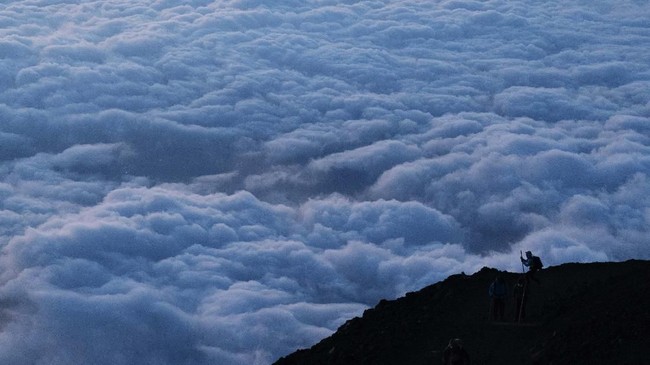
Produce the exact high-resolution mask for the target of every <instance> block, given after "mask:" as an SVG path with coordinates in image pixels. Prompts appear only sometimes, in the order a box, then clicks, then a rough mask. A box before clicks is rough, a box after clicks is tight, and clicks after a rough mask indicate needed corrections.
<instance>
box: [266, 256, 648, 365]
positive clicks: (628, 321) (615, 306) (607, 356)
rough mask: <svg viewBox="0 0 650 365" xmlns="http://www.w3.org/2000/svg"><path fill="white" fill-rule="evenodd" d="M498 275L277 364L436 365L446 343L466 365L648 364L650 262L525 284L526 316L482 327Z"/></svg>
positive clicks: (351, 326)
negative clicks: (458, 347) (456, 341)
mask: <svg viewBox="0 0 650 365" xmlns="http://www.w3.org/2000/svg"><path fill="white" fill-rule="evenodd" d="M498 274H501V275H502V276H503V277H504V278H505V279H506V282H507V283H508V286H509V288H510V289H511V288H512V286H513V285H514V284H515V282H516V280H517V278H518V277H519V276H520V275H521V274H519V273H508V272H499V271H498V270H495V269H489V268H483V269H482V270H481V271H479V272H477V273H475V274H474V275H471V276H466V275H463V274H460V275H453V276H450V277H449V278H447V279H446V280H444V281H442V282H439V283H437V284H434V285H431V286H428V287H426V288H424V289H422V290H420V291H418V292H413V293H408V294H407V295H406V296H405V297H403V298H400V299H397V300H392V301H386V300H382V301H381V302H380V303H379V304H378V305H377V306H376V307H375V308H372V309H368V310H367V311H365V312H364V314H363V316H362V317H361V318H359V317H357V318H354V319H351V320H349V321H347V322H346V323H345V324H343V325H342V326H341V327H340V328H339V329H338V330H337V331H336V333H334V334H333V335H332V336H330V337H328V338H326V339H324V340H322V341H321V342H319V343H318V344H316V345H314V346H313V347H312V348H310V349H306V350H299V351H296V352H295V353H293V354H291V355H289V356H286V357H284V358H281V359H279V360H278V361H277V362H276V363H275V365H297V364H309V365H315V364H329V365H335V364H345V365H351V364H373V365H382V364H399V365H404V364H410V365H419V364H440V363H441V356H442V349H443V348H444V347H445V346H446V344H447V342H448V341H449V339H450V338H452V337H459V338H462V339H463V341H464V342H465V347H466V348H467V350H468V351H469V353H470V356H471V358H472V364H474V365H487V364H499V365H504V364H650V262H649V261H638V260H632V261H627V262H621V263H591V264H564V265H560V266H555V267H550V268H547V269H544V270H542V272H540V273H539V274H538V278H539V279H540V281H541V285H537V284H536V283H534V282H531V283H530V284H529V302H528V310H527V312H528V317H527V318H526V321H525V322H524V323H522V324H517V323H514V322H513V321H511V319H512V318H513V316H514V313H513V307H514V305H513V302H512V300H511V299H510V300H509V301H508V303H507V307H506V315H507V318H508V322H493V321H490V320H489V319H488V310H489V300H488V297H487V289H488V287H489V285H490V283H491V282H492V280H494V278H495V277H496V276H497V275H498Z"/></svg>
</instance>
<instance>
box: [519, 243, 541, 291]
mask: <svg viewBox="0 0 650 365" xmlns="http://www.w3.org/2000/svg"><path fill="white" fill-rule="evenodd" d="M520 254H521V253H520ZM519 259H521V263H522V264H524V265H526V266H528V272H527V273H526V281H527V282H528V281H530V279H533V281H535V282H536V283H537V284H539V283H540V282H539V279H537V278H536V277H535V273H536V272H538V271H539V270H541V269H542V267H544V265H543V264H542V260H541V259H540V258H539V257H538V256H533V253H532V252H530V251H526V258H525V259H524V258H523V257H521V256H520V257H519Z"/></svg>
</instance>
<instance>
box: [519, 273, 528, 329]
mask: <svg viewBox="0 0 650 365" xmlns="http://www.w3.org/2000/svg"><path fill="white" fill-rule="evenodd" d="M527 289H528V281H524V291H523V293H521V303H520V304H519V316H518V318H517V323H521V312H523V310H524V301H525V300H526V290H527Z"/></svg>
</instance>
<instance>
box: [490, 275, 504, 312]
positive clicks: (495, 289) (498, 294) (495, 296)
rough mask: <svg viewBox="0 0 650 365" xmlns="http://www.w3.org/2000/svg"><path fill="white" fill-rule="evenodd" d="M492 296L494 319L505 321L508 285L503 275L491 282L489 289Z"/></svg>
mask: <svg viewBox="0 0 650 365" xmlns="http://www.w3.org/2000/svg"><path fill="white" fill-rule="evenodd" d="M488 293H489V295H490V298H491V299H492V303H491V305H492V319H494V320H497V321H503V316H504V313H505V310H506V298H507V296H508V287H507V286H506V282H505V281H504V280H503V277H502V276H501V275H499V276H497V277H496V279H494V281H493V282H492V284H490V289H489V290H488Z"/></svg>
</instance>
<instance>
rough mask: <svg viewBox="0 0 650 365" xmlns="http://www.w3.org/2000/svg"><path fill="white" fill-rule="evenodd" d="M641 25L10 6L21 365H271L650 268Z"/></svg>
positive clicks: (7, 244)
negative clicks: (440, 289) (432, 303)
mask: <svg viewBox="0 0 650 365" xmlns="http://www.w3.org/2000/svg"><path fill="white" fill-rule="evenodd" d="M649 17H650V8H648V7H647V6H645V4H642V3H640V2H638V1H631V0H630V1H619V2H617V3H616V4H613V3H610V2H606V1H595V2H591V3H584V2H575V1H569V2H566V1H565V2H557V1H550V2H549V1H547V2H534V1H529V0H517V1H514V2H513V1H502V0H495V1H490V2H478V1H472V0H449V1H437V2H421V1H411V0H400V1H357V2H349V1H339V0H326V1H294V0H282V1H275V2H273V3H272V4H270V3H269V2H268V1H267V2H264V1H261V0H259V1H257V0H228V1H225V0H224V1H214V0H191V1H182V2H180V1H176V0H137V1H130V2H128V3H127V2H121V1H84V2H83V3H80V2H78V1H65V0H57V1H50V0H23V1H5V2H3V3H2V4H1V5H0V25H1V26H0V179H1V180H0V250H1V251H0V252H1V254H0V320H1V321H2V324H1V325H0V362H2V363H3V364H5V363H6V364H45V363H47V364H54V365H56V364H70V363H94V364H135V363H138V364H140V363H143V364H146V363H156V364H208V363H219V364H232V365H238V364H269V363H271V362H273V360H275V359H276V358H278V357H279V356H282V355H285V354H287V353H289V352H291V351H293V350H295V349H296V348H299V347H306V346H309V345H311V344H313V343H315V342H316V341H318V340H319V339H321V338H323V337H325V336H327V335H328V334H330V333H331V332H332V331H333V330H335V329H336V328H337V326H339V325H340V324H342V323H343V322H344V321H345V320H346V319H348V318H350V317H353V316H356V315H359V314H360V313H362V311H363V310H364V309H365V308H367V307H368V306H372V305H374V304H376V302H377V301H378V300H380V299H382V298H393V297H396V296H399V295H402V294H404V293H405V292H407V291H411V290H417V289H419V288H421V287H423V286H425V285H427V284H431V283H433V282H436V281H438V280H441V279H443V278H445V277H446V276H448V275H450V274H455V273H458V272H461V271H465V272H468V273H469V272H474V271H476V270H479V269H480V268H481V267H483V266H496V267H498V268H501V269H509V270H514V271H518V270H520V265H519V261H518V258H517V257H516V256H517V254H518V251H520V250H532V251H534V252H535V253H538V254H539V255H540V256H542V259H543V260H544V262H545V264H546V265H556V264H560V263H563V262H568V261H602V260H625V259H629V258H644V259H650V250H648V249H647V242H646V241H647V236H648V231H649V229H650V209H649V208H648V207H649V206H650V201H649V199H650V198H649V197H650V184H649V183H648V175H649V173H650V133H649V132H650V118H649V116H650V103H649V102H648V100H650V91H649V90H650V87H649V86H650V72H649V71H648V70H650V67H649V66H650V64H649V61H648V60H650V27H649V26H648V22H647V19H648V18H649Z"/></svg>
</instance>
